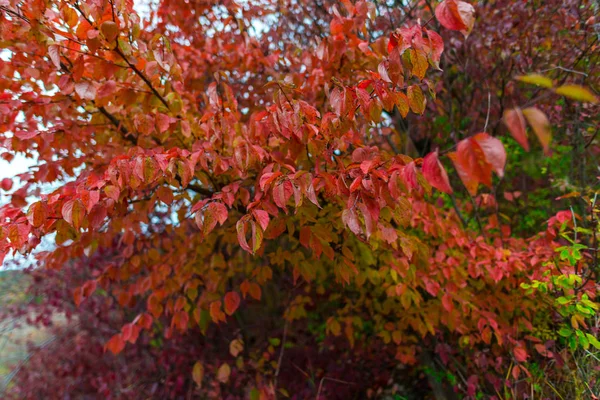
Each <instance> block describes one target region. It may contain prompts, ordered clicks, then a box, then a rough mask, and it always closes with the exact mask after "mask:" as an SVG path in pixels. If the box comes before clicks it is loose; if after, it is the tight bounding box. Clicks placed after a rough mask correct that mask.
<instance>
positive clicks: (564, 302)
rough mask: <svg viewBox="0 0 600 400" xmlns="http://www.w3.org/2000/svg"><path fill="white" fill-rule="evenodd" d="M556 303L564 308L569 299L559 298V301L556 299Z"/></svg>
mask: <svg viewBox="0 0 600 400" xmlns="http://www.w3.org/2000/svg"><path fill="white" fill-rule="evenodd" d="M556 302H557V303H558V304H560V305H561V306H564V305H565V304H567V303H569V299H567V298H566V297H564V296H561V297H559V298H558V299H556Z"/></svg>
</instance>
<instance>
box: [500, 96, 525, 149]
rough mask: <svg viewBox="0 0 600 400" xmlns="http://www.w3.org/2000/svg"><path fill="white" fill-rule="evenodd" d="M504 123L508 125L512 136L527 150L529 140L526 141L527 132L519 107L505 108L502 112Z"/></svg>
mask: <svg viewBox="0 0 600 400" xmlns="http://www.w3.org/2000/svg"><path fill="white" fill-rule="evenodd" d="M504 123H505V124H506V126H507V127H508V130H509V131H510V134H511V135H512V137H513V138H515V140H516V141H517V143H519V144H520V145H521V147H523V148H524V149H525V151H529V142H528V141H527V132H526V130H525V118H524V117H523V113H522V112H521V109H520V108H519V107H517V108H514V109H512V110H507V111H506V112H505V113H504Z"/></svg>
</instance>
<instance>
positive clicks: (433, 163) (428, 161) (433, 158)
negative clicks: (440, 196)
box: [423, 150, 452, 194]
mask: <svg viewBox="0 0 600 400" xmlns="http://www.w3.org/2000/svg"><path fill="white" fill-rule="evenodd" d="M423 176H424V177H425V179H426V180H427V182H429V184H430V185H431V186H433V187H434V188H436V189H438V190H440V191H442V192H444V193H448V194H450V193H452V187H450V181H449V179H448V174H447V173H446V170H445V169H444V166H443V165H442V163H440V160H439V159H438V152H437V150H436V151H434V152H432V153H429V154H428V155H427V156H425V158H424V159H423Z"/></svg>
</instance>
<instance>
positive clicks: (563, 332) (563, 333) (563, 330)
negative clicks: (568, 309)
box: [558, 326, 573, 338]
mask: <svg viewBox="0 0 600 400" xmlns="http://www.w3.org/2000/svg"><path fill="white" fill-rule="evenodd" d="M558 334H559V335H560V336H562V337H567V338H568V337H570V336H571V335H572V334H573V331H572V330H570V329H569V328H567V327H566V326H563V327H562V328H560V330H559V331H558Z"/></svg>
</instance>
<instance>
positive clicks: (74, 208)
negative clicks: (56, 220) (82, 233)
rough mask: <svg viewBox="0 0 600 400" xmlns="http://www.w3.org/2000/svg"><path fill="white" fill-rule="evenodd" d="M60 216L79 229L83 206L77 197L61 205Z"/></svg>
mask: <svg viewBox="0 0 600 400" xmlns="http://www.w3.org/2000/svg"><path fill="white" fill-rule="evenodd" d="M62 216H63V218H64V220H65V221H67V222H68V223H69V224H71V225H72V226H73V227H74V228H75V229H79V228H81V225H82V224H83V219H84V217H85V206H84V205H83V203H82V202H81V200H79V199H75V200H69V201H67V202H66V203H65V204H64V205H63V207H62Z"/></svg>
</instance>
